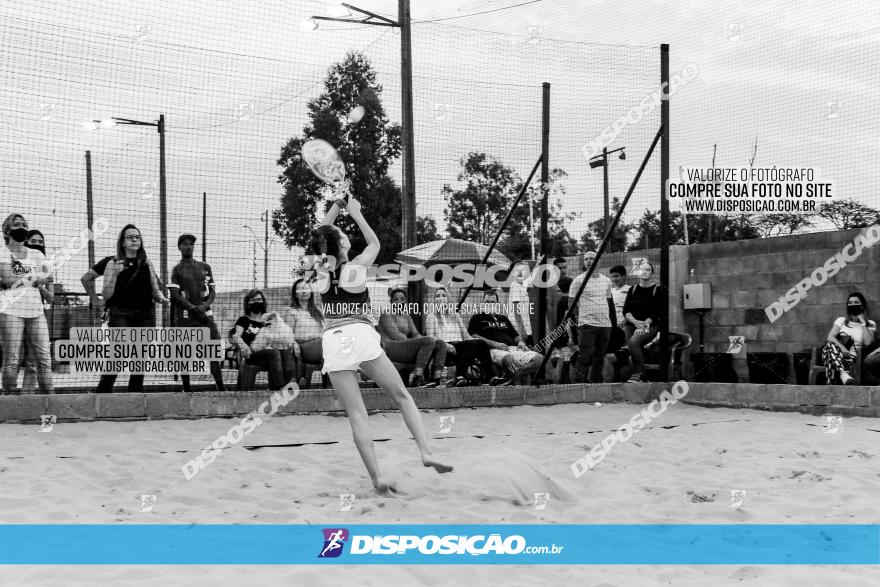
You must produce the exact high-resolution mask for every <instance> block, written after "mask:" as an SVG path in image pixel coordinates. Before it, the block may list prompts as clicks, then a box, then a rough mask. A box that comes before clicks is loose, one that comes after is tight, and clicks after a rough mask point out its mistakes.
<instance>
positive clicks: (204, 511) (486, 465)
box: [0, 404, 880, 587]
mask: <svg viewBox="0 0 880 587" xmlns="http://www.w3.org/2000/svg"><path fill="white" fill-rule="evenodd" d="M640 407H641V406H635V405H625V404H614V405H603V406H593V405H584V404H581V405H564V406H548V407H529V406H525V407H516V408H481V409H460V410H452V411H443V412H423V413H422V416H423V419H424V421H425V423H426V426H427V427H428V429H429V431H431V432H432V433H433V436H434V437H436V438H437V440H435V441H433V446H434V447H435V452H436V453H437V455H438V456H442V457H444V458H446V459H447V460H450V461H452V462H453V464H455V465H456V470H455V472H453V473H451V474H449V475H444V476H438V475H437V474H435V473H434V472H433V471H431V470H428V469H424V468H422V467H421V466H419V462H418V453H417V452H416V450H415V447H414V444H413V442H412V440H411V439H409V437H408V436H407V431H406V429H405V427H404V425H403V422H402V418H401V416H400V415H399V414H398V413H388V414H377V415H374V416H371V417H370V420H371V425H372V427H373V430H374V436H375V438H377V439H380V438H386V439H389V440H387V441H385V442H379V443H377V445H376V447H377V452H378V455H379V459H380V464H381V466H382V467H383V469H384V471H385V473H386V474H388V475H390V476H393V477H396V478H397V479H398V481H399V485H400V488H401V490H402V493H401V495H399V496H397V497H380V496H378V495H376V494H375V492H373V491H372V488H371V485H370V483H369V479H368V477H367V476H366V472H365V470H364V468H363V465H362V464H361V463H360V460H359V458H358V456H357V452H356V450H355V447H354V444H353V442H352V441H351V435H350V429H349V427H348V422H347V420H346V419H345V418H342V417H330V416H296V417H283V418H276V419H273V420H272V421H269V422H267V423H265V424H264V425H262V426H261V427H259V428H257V429H256V430H255V431H254V432H253V433H252V434H250V435H249V436H247V437H246V438H245V439H244V440H243V441H242V442H241V443H240V444H239V445H237V446H235V447H233V448H230V449H227V450H225V451H224V452H223V454H222V455H221V456H219V457H218V458H217V460H216V461H214V462H213V463H212V464H211V465H210V466H208V468H207V469H205V470H204V471H202V472H201V473H199V474H198V475H197V476H196V477H195V478H193V479H192V480H190V481H186V480H185V479H184V477H183V475H182V474H181V471H180V467H181V465H182V464H183V463H184V462H185V461H186V460H188V459H189V458H192V457H193V456H194V455H195V454H196V453H197V452H198V451H199V450H200V449H201V448H202V447H204V446H205V445H207V444H208V443H210V442H211V441H212V440H213V439H215V438H216V437H217V436H219V435H221V434H224V433H225V432H226V431H227V430H228V429H229V427H230V426H231V425H232V424H234V423H235V422H236V421H237V420H229V419H205V420H194V421H189V420H182V421H172V420H166V421H156V422H93V423H86V424H83V423H71V424H65V423H61V424H56V425H55V426H54V428H53V429H52V431H51V432H40V427H39V426H38V425H31V426H27V425H12V424H2V425H0V447H2V453H0V523H9V524H23V523H123V524H124V523H178V524H180V523H285V524H291V523H292V524H296V523H316V524H330V523H339V524H340V525H344V524H356V523H419V524H430V523H451V524H455V523H487V524H498V523H501V524H504V523H508V524H509V523H560V524H562V523H627V524H639V523H645V524H653V523H684V524H687V523H691V524H696V523H698V524H712V523H761V524H768V523H782V524H786V523H803V524H811V523H815V524H819V523H825V524H833V523H860V524H876V523H878V522H880V505H878V502H877V499H876V498H877V496H878V493H880V492H878V487H880V456H878V452H880V450H878V441H880V421H877V420H874V419H868V418H847V419H845V420H844V422H843V427H842V429H840V430H839V432H837V433H834V434H829V433H827V432H826V430H825V428H824V424H825V422H824V420H823V419H822V418H819V417H815V416H807V415H802V414H785V413H771V412H759V411H750V410H731V409H714V410H710V409H704V408H697V407H692V406H686V405H683V404H678V405H676V406H674V407H673V408H672V409H670V410H669V411H668V412H666V413H665V414H663V415H662V416H661V417H660V419H659V420H657V421H655V422H654V423H652V425H651V427H650V428H648V429H645V430H643V431H642V432H641V433H640V434H638V435H637V436H636V437H635V438H633V439H632V440H631V441H630V442H628V443H625V444H619V445H617V446H615V447H614V449H613V451H612V452H611V453H610V454H609V455H608V457H607V458H606V459H605V460H604V461H603V462H602V463H601V464H599V465H598V466H597V468H596V469H595V470H594V471H592V472H590V473H589V474H588V475H586V476H584V477H582V478H581V479H575V478H574V476H573V475H572V474H571V472H570V469H569V465H570V464H571V463H572V462H573V461H574V460H575V459H576V458H578V457H580V456H582V455H583V454H584V453H585V452H586V451H587V450H588V449H589V448H590V447H591V446H593V445H594V444H596V443H598V442H599V441H600V440H601V439H602V438H603V437H604V436H606V435H607V434H608V433H609V432H610V431H612V430H613V429H615V428H617V427H618V426H620V424H622V423H624V422H626V421H628V420H629V418H630V417H631V416H632V415H633V414H634V413H635V412H636V411H638V409H639V408H640ZM447 416H454V418H455V421H454V424H453V425H452V429H451V431H449V432H448V433H442V434H441V433H437V432H436V431H437V430H438V428H439V426H440V421H439V419H440V417H447ZM328 441H329V442H334V441H335V443H334V444H305V445H303V446H298V447H285V448H260V449H258V450H248V449H246V448H245V446H250V445H259V444H272V443H321V442H328ZM528 464H531V465H534V466H535V467H537V468H538V469H539V470H540V471H541V472H542V473H543V474H544V475H545V476H546V477H544V476H541V475H528V474H525V473H523V471H525V470H526V469H528ZM731 490H744V491H745V492H746V493H745V497H744V501H743V503H742V505H741V506H739V507H731V503H730V501H731V496H730V492H731ZM533 491H534V492H541V491H547V492H549V493H551V499H550V502H549V504H548V505H547V507H546V509H544V510H542V511H537V510H533V509H531V507H530V506H531V500H530V499H528V498H527V496H529V497H530V496H531V494H532V492H533ZM343 493H351V494H355V496H356V500H355V504H354V507H353V508H352V510H351V511H348V512H340V511H337V510H338V507H339V495H340V494H343ZM144 494H153V495H156V498H157V501H156V504H155V506H154V507H153V511H151V512H140V511H139V509H140V505H141V500H140V497H139V496H140V495H144ZM346 579H351V580H353V581H357V583H358V584H361V585H456V586H461V585H530V586H533V585H536V584H541V585H571V584H578V585H708V584H710V583H714V584H720V585H726V584H755V585H797V586H798V587H804V586H806V585H823V586H824V585H827V584H829V583H832V582H833V583H834V584H839V585H876V584H880V567H856V566H849V567H794V566H791V567H781V566H779V567H754V566H748V567H745V566H725V567H699V566H693V567H682V566H674V567H673V566H670V567H654V568H642V567H638V568H637V567H573V566H547V567H525V566H518V567H515V566H510V567H506V566H505V567H501V566H482V567H453V566H438V567H424V566H410V567H392V566H388V567H370V568H368V567H340V568H335V569H333V570H332V571H331V570H328V569H327V568H317V567H297V566H287V567H148V566H144V567H76V568H63V569H62V568H60V567H45V568H37V567H6V568H0V585H163V586H166V585H226V584H230V585H232V584H243V583H246V584H253V585H290V584H304V583H305V582H306V581H308V583H309V584H315V585H325V584H326V585H330V584H336V585H338V584H339V581H340V580H346Z"/></svg>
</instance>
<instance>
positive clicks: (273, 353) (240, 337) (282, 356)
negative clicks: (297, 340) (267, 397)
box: [229, 289, 297, 390]
mask: <svg viewBox="0 0 880 587" xmlns="http://www.w3.org/2000/svg"><path fill="white" fill-rule="evenodd" d="M277 318H278V314H276V313H275V312H269V313H266V296H264V295H263V292H262V291H260V290H258V289H252V290H251V291H249V292H248V293H247V294H245V296H244V315H243V316H240V317H239V318H238V320H236V321H235V326H233V327H232V331H231V332H230V337H229V338H230V340H231V341H232V344H234V345H235V346H237V347H238V350H239V351H240V352H241V358H242V360H243V361H244V364H248V365H253V366H256V367H260V368H261V369H265V370H266V371H268V372H269V388H270V389H272V390H279V389H281V388H282V387H284V385H285V384H286V383H287V382H288V381H291V380H292V379H293V378H294V377H295V375H296V371H297V368H296V359H295V357H294V353H291V352H290V351H289V350H287V349H283V350H281V349H276V348H265V349H259V350H253V349H251V345H252V344H254V339H256V338H257V335H258V334H259V333H260V331H261V330H263V329H264V328H266V327H268V326H269V324H270V323H271V322H272V321H273V320H275V319H277Z"/></svg>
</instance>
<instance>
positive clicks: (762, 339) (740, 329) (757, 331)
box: [685, 229, 880, 383]
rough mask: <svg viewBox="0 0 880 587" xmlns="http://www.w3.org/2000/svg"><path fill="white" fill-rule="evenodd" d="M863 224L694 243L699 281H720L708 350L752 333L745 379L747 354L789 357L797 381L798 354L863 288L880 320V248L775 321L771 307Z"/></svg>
mask: <svg viewBox="0 0 880 587" xmlns="http://www.w3.org/2000/svg"><path fill="white" fill-rule="evenodd" d="M860 232H863V230H857V229H856V230H846V231H834V232H821V233H813V234H805V235H796V236H786V237H777V238H768V239H753V240H746V241H733V242H720V243H711V244H701V245H692V246H690V247H689V249H690V251H689V263H690V269H692V270H693V275H691V276H690V278H691V279H690V281H691V282H693V283H711V284H712V304H713V309H712V310H710V311H709V312H707V313H706V315H705V347H706V348H705V350H706V352H724V351H726V350H727V348H728V344H729V339H728V337H729V336H737V335H742V336H745V337H746V346H745V347H744V349H743V352H741V353H739V354H737V355H734V359H733V365H734V368H735V369H736V371H737V375H738V376H739V380H740V381H742V382H746V381H748V367H747V363H746V353H747V352H782V353H787V354H788V355H789V373H788V376H789V382H791V383H794V381H795V379H794V360H793V357H792V356H791V355H792V353H795V352H799V351H802V350H805V349H808V348H810V347H813V346H818V345H821V344H822V342H823V341H824V339H825V337H826V336H827V334H828V330H829V329H830V328H831V325H832V323H833V322H834V319H835V318H837V317H839V316H842V315H843V314H844V306H845V305H846V298H847V295H848V294H849V293H851V292H855V291H859V292H861V293H862V294H864V295H865V297H866V298H867V300H868V306H869V308H871V309H872V310H873V319H875V320H876V319H877V318H880V274H878V272H877V267H878V261H880V250H878V247H869V248H867V249H864V250H863V252H862V254H861V256H860V257H859V258H858V259H856V260H855V261H853V262H851V263H848V264H847V266H846V267H845V268H844V269H842V270H841V271H840V272H839V273H838V274H837V275H835V276H834V277H832V278H830V279H828V281H826V283H825V284H824V285H822V286H821V287H818V288H814V289H811V290H809V291H808V292H807V297H806V298H805V299H803V300H802V301H801V302H800V303H798V304H797V305H796V306H795V307H794V308H793V309H792V310H790V311H789V312H786V313H785V314H783V315H782V316H781V317H780V318H779V319H777V320H776V321H775V322H773V323H771V322H770V320H769V319H768V317H767V315H766V313H765V311H764V309H765V308H766V307H767V306H768V305H769V304H770V303H771V302H773V301H774V300H777V299H778V298H779V297H780V296H783V295H785V293H786V292H787V291H788V290H789V289H790V288H792V287H793V286H794V285H795V284H796V283H798V282H799V281H800V280H802V279H804V278H805V277H808V276H809V275H810V274H811V273H812V272H813V270H815V269H816V268H817V267H820V266H822V265H824V263H825V261H827V260H828V259H829V258H830V257H832V256H834V254H835V253H837V252H839V251H840V250H841V249H842V248H843V247H844V246H846V245H847V244H848V243H851V242H852V241H853V239H854V238H855V237H856V235H858V234H859V233H860ZM685 321H686V324H687V326H688V330H689V331H690V332H691V333H692V334H693V335H694V336H695V340H696V337H697V336H698V332H699V327H698V325H699V319H698V316H697V314H695V313H693V312H687V313H686V314H685Z"/></svg>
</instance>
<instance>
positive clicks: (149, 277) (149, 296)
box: [98, 224, 168, 393]
mask: <svg viewBox="0 0 880 587" xmlns="http://www.w3.org/2000/svg"><path fill="white" fill-rule="evenodd" d="M105 267H106V268H105V272H104V287H103V288H102V289H103V295H104V304H105V306H106V308H107V316H108V318H109V323H110V324H109V325H110V328H115V327H119V328H123V327H129V328H130V327H151V328H155V326H156V312H155V305H154V304H155V303H156V302H159V303H160V304H163V305H165V304H168V299H167V298H166V297H165V296H164V295H162V292H161V291H160V290H159V280H158V278H157V277H156V270H155V269H154V268H153V263H152V261H150V260H149V259H148V258H147V253H146V251H144V242H143V239H142V238H141V231H140V230H139V229H138V227H136V226H135V225H134V224H126V225H125V228H123V229H122V231H120V233H119V238H118V239H117V241H116V257H115V258H114V259H113V261H112V262H108V263H107V264H106V266H105ZM116 377H117V376H116V375H115V374H107V375H102V376H101V381H100V382H99V383H98V393H110V392H112V391H113V384H114V383H115V382H116ZM143 390H144V376H143V375H130V376H129V379H128V391H130V392H133V393H141V392H143Z"/></svg>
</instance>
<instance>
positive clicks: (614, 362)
mask: <svg viewBox="0 0 880 587" xmlns="http://www.w3.org/2000/svg"><path fill="white" fill-rule="evenodd" d="M608 277H609V278H610V279H611V299H612V300H614V310H615V315H614V316H613V318H614V320H613V322H614V326H612V327H611V336H610V337H609V339H608V349H607V350H606V352H605V365H604V366H603V367H602V381H604V382H605V383H611V382H614V381H619V380H620V378H621V374H620V368H621V367H622V366H624V365H628V364H629V349H628V348H626V344H627V335H626V330H625V329H624V326H625V325H626V323H627V322H626V318H624V316H623V305H624V303H626V294H628V293H629V290H630V286H629V285H627V283H626V268H625V267H624V266H623V265H615V266H614V267H612V268H611V269H610V270H609V271H608ZM609 366H610V367H611V369H612V370H611V371H609ZM626 370H627V371H629V369H628V368H627V369H626Z"/></svg>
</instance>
